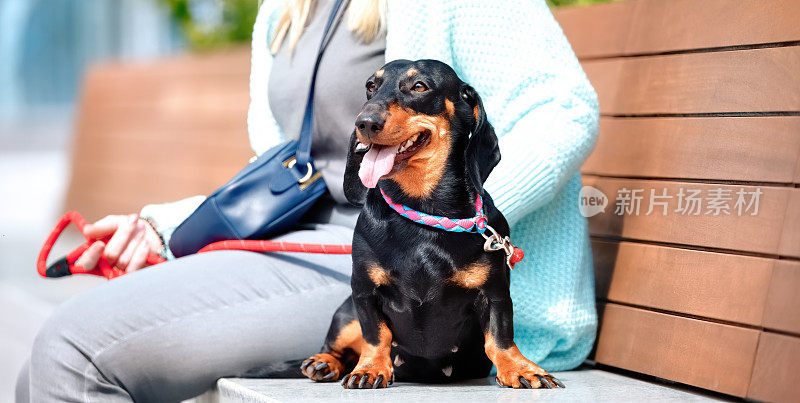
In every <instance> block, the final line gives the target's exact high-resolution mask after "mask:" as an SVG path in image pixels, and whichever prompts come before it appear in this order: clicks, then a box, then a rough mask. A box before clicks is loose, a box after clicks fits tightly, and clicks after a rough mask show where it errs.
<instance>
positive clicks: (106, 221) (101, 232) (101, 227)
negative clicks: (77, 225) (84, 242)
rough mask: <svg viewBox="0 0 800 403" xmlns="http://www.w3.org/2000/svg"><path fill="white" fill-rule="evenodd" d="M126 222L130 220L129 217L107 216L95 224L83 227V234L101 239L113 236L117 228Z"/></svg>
mask: <svg viewBox="0 0 800 403" xmlns="http://www.w3.org/2000/svg"><path fill="white" fill-rule="evenodd" d="M126 220H128V216H124V215H107V216H105V217H103V218H101V219H100V220H98V221H97V222H95V223H93V224H86V226H84V227H83V233H84V234H86V236H88V237H89V238H93V239H100V238H103V237H106V236H109V235H111V234H113V233H114V231H116V230H117V227H119V225H120V224H121V223H122V222H124V221H126Z"/></svg>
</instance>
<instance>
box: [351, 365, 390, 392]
mask: <svg viewBox="0 0 800 403" xmlns="http://www.w3.org/2000/svg"><path fill="white" fill-rule="evenodd" d="M392 382H394V371H393V369H392V366H391V363H390V365H388V366H387V365H373V364H365V365H358V366H356V368H355V369H353V372H351V373H349V374H347V375H345V377H344V379H342V386H344V388H345V389H379V388H385V387H387V386H388V385H391V384H392Z"/></svg>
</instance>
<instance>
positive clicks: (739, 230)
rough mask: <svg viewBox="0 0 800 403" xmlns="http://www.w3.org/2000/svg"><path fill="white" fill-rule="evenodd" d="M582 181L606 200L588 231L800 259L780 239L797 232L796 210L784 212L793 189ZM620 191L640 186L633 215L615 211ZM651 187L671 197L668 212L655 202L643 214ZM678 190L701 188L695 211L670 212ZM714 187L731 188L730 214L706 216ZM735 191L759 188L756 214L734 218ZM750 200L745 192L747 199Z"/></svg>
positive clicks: (794, 247) (591, 178) (799, 250)
mask: <svg viewBox="0 0 800 403" xmlns="http://www.w3.org/2000/svg"><path fill="white" fill-rule="evenodd" d="M584 184H586V185H590V186H593V187H595V188H597V189H599V190H600V191H602V192H603V193H604V194H605V195H606V196H607V197H608V199H609V201H608V206H607V207H606V210H605V212H604V213H600V214H598V215H596V216H594V217H591V218H590V219H589V230H590V232H591V233H592V234H593V235H603V236H612V237H622V238H629V239H638V240H647V241H656V242H669V243H677V244H684V245H696V246H703V247H709V248H721V249H732V250H739V251H747V252H754V253H763V254H770V255H777V254H784V255H786V256H795V257H800V245H791V244H788V243H784V242H783V240H786V239H797V237H798V236H800V235H798V231H800V222H798V220H800V217H798V215H797V214H796V213H792V214H787V208H788V206H789V202H790V200H796V198H797V196H796V193H798V192H800V189H797V188H790V187H771V186H745V185H722V184H705V183H688V182H676V181H652V180H638V179H616V178H604V177H596V176H591V175H585V176H584ZM622 189H628V190H634V189H643V190H644V191H643V192H641V196H642V197H643V199H642V201H641V206H640V210H639V214H638V215H635V212H634V214H625V215H622V216H620V215H617V214H615V206H616V200H617V196H618V192H619V191H620V190H622ZM651 189H652V190H654V191H655V194H656V195H661V194H662V192H663V191H664V190H666V192H667V195H671V196H672V199H671V200H667V201H668V203H669V204H668V208H667V215H662V213H663V208H661V207H658V206H657V205H656V206H654V210H653V212H652V213H651V214H650V215H647V214H646V213H647V212H648V209H649V202H650V191H651ZM680 189H684V194H687V195H688V194H689V190H694V189H698V190H700V191H701V193H700V194H699V195H698V197H702V198H703V203H702V210H701V211H700V214H699V215H683V214H680V213H678V212H676V211H675V210H676V208H677V203H678V198H677V195H678V193H679V191H680ZM716 189H723V190H725V191H730V196H731V197H732V200H730V201H729V206H730V208H731V210H730V212H731V215H724V214H720V215H718V216H714V215H711V214H705V213H706V212H707V211H708V209H707V200H706V198H708V197H711V194H710V193H709V191H715V190H716ZM740 189H743V190H744V191H746V192H755V191H757V189H760V190H761V192H763V194H762V195H761V196H760V198H759V208H758V213H757V215H755V216H753V215H750V214H751V213H752V212H753V210H752V209H751V210H750V211H744V209H743V214H742V215H741V216H739V215H738V212H737V211H736V210H735V209H733V207H734V206H735V203H736V201H737V198H738V196H737V195H736V192H738V191H739V190H740ZM749 200H750V198H749V196H748V197H747V198H746V201H747V202H749ZM656 201H658V200H656ZM662 201H663V200H662Z"/></svg>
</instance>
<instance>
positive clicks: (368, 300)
mask: <svg viewBox="0 0 800 403" xmlns="http://www.w3.org/2000/svg"><path fill="white" fill-rule="evenodd" d="M354 291H355V289H354ZM353 302H355V306H356V312H357V313H358V320H359V322H360V323H361V333H362V336H363V338H364V341H363V343H362V345H361V356H360V357H359V359H358V364H356V367H355V368H354V369H353V372H351V373H350V374H349V375H347V376H345V377H344V379H343V380H342V386H344V387H345V388H347V389H369V388H372V389H378V388H385V387H386V386H387V385H388V384H389V383H391V382H392V378H393V373H394V368H393V367H392V359H391V357H390V356H389V352H390V351H391V348H392V332H391V331H390V330H389V327H388V326H387V325H386V320H385V319H384V318H383V316H382V315H381V313H380V308H379V305H378V303H379V302H378V298H377V296H376V295H375V293H374V289H373V291H372V292H365V293H359V294H356V293H354V294H353Z"/></svg>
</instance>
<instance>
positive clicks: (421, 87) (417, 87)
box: [414, 81, 428, 92]
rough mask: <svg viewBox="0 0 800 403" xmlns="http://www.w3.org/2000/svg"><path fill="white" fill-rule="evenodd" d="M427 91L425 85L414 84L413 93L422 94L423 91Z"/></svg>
mask: <svg viewBox="0 0 800 403" xmlns="http://www.w3.org/2000/svg"><path fill="white" fill-rule="evenodd" d="M427 90H428V87H427V86H426V85H425V84H423V83H422V81H417V82H416V83H414V91H416V92H423V91H427Z"/></svg>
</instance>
